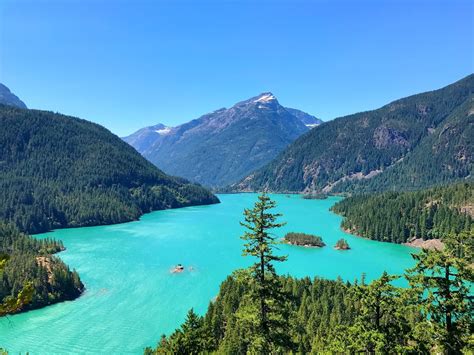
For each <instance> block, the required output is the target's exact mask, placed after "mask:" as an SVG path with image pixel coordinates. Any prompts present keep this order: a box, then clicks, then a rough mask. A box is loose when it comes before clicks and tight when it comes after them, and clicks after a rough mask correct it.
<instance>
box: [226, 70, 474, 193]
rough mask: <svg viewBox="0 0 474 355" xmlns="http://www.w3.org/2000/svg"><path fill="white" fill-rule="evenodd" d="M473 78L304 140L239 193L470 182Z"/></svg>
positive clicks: (333, 124) (325, 127) (237, 187)
mask: <svg viewBox="0 0 474 355" xmlns="http://www.w3.org/2000/svg"><path fill="white" fill-rule="evenodd" d="M473 93H474V75H469V76H467V77H466V78H464V79H462V80H460V81H458V82H456V83H454V84H451V85H449V86H446V87H444V88H442V89H439V90H435V91H431V92H426V93H422V94H418V95H413V96H410V97H407V98H403V99H400V100H397V101H394V102H392V103H390V104H388V105H386V106H383V107H382V108H380V109H377V110H373V111H367V112H361V113H357V114H353V115H350V116H346V117H341V118H337V119H335V120H333V121H329V122H326V123H323V124H321V125H320V126H318V127H316V128H314V129H312V130H311V131H310V132H308V133H307V134H305V135H303V136H301V137H300V138H298V139H297V140H296V141H295V142H293V143H292V144H291V145H290V146H289V147H288V148H287V149H285V150H284V151H283V152H282V153H281V154H280V155H279V156H278V157H277V158H275V159H274V160H273V161H272V162H270V163H269V164H267V165H266V166H264V167H263V168H261V169H259V170H258V171H256V172H254V173H252V174H250V175H249V176H247V177H246V178H244V179H243V180H241V181H240V182H239V183H237V184H234V185H233V186H232V187H231V189H232V190H233V191H257V190H265V189H266V190H269V191H279V192H287V191H293V192H301V191H304V192H307V193H311V192H313V193H314V192H324V193H328V192H373V191H385V190H400V189H404V190H413V189H419V188H424V187H429V186H434V185H438V184H443V183H449V182H453V181H458V180H472V174H471V172H472V170H473V153H474V152H473V147H474V142H473V137H474V101H473V97H474V94H473Z"/></svg>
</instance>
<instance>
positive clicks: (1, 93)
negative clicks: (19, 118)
mask: <svg viewBox="0 0 474 355" xmlns="http://www.w3.org/2000/svg"><path fill="white" fill-rule="evenodd" d="M0 104H2V105H9V106H15V107H19V108H26V105H25V103H24V102H23V101H21V100H20V99H19V98H18V97H17V96H16V95H15V94H13V93H12V92H11V91H10V89H9V88H7V87H6V86H5V85H3V84H2V83H0Z"/></svg>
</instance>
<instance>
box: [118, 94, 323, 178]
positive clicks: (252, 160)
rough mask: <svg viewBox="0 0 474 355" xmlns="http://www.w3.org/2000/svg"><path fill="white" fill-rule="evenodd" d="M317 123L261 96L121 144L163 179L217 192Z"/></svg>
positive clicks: (145, 132) (134, 136)
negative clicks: (162, 173) (160, 172)
mask: <svg viewBox="0 0 474 355" xmlns="http://www.w3.org/2000/svg"><path fill="white" fill-rule="evenodd" d="M320 122H321V120H319V119H317V118H316V117H314V116H311V115H309V114H307V113H304V112H302V111H299V110H296V109H288V108H285V107H283V106H282V105H280V103H279V102H278V100H277V98H276V97H275V96H274V95H273V94H272V93H270V92H265V93H262V94H260V95H258V96H255V97H252V98H250V99H248V100H245V101H242V102H239V103H237V104H235V105H234V106H232V107H231V108H229V109H226V108H221V109H219V110H216V111H214V112H211V113H209V114H206V115H204V116H201V117H200V118H198V119H195V120H193V121H190V122H188V123H185V124H182V125H180V126H177V127H172V128H169V127H164V126H163V125H161V124H160V125H157V126H152V127H147V128H143V129H141V130H139V131H137V132H136V133H134V134H132V135H130V136H128V137H125V138H124V140H125V141H126V142H128V143H129V144H131V145H132V146H133V147H134V148H135V149H137V150H138V151H139V152H140V153H141V154H142V155H143V156H144V157H145V158H147V159H148V160H150V161H151V162H152V163H154V164H155V165H156V166H158V167H159V168H161V169H163V170H164V171H165V172H167V173H169V174H172V175H177V176H182V177H185V178H188V179H190V180H192V181H195V182H199V183H201V184H203V185H206V186H211V187H222V186H226V185H228V184H230V183H233V182H236V181H238V180H239V179H241V178H243V177H244V176H246V175H247V174H249V173H250V172H252V171H253V170H255V169H258V168H260V167H261V166H263V165H264V164H266V163H268V162H269V161H270V160H271V159H273V158H274V157H275V156H277V155H278V153H280V152H281V151H282V150H283V149H284V148H285V147H286V146H287V145H288V144H290V143H291V142H293V141H294V140H295V139H296V138H298V137H299V136H300V135H301V134H303V133H305V132H307V131H308V130H309V129H310V128H311V127H314V126H316V125H318V124H319V123H320Z"/></svg>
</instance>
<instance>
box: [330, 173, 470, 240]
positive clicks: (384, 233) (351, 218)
mask: <svg viewBox="0 0 474 355" xmlns="http://www.w3.org/2000/svg"><path fill="white" fill-rule="evenodd" d="M473 201H474V183H473V182H467V183H460V184H454V185H448V186H440V187H435V188H432V189H427V190H420V191H409V192H385V193H381V194H376V195H355V196H351V197H348V198H346V199H344V200H342V201H340V202H338V203H336V204H335V205H334V206H333V207H332V210H333V211H334V212H336V213H338V214H341V215H342V216H344V217H345V218H344V220H343V222H342V228H343V229H345V230H347V231H350V232H351V233H355V234H357V235H361V236H363V237H366V238H370V239H375V240H380V241H385V242H392V243H404V242H407V241H408V240H409V239H410V238H423V239H432V238H443V237H444V236H446V235H448V234H459V233H462V232H465V233H468V232H469V233H472V234H474V233H473V232H471V230H472V229H473V228H474V221H473V218H472V217H471V215H470V214H469V213H467V210H468V209H469V208H471V209H474V206H473Z"/></svg>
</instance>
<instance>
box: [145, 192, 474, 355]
mask: <svg viewBox="0 0 474 355" xmlns="http://www.w3.org/2000/svg"><path fill="white" fill-rule="evenodd" d="M273 207H275V204H274V202H273V201H270V200H269V199H268V197H266V196H265V195H263V196H261V197H260V198H259V201H258V202H257V203H256V204H255V207H254V208H253V209H250V210H245V213H244V214H245V222H244V223H243V225H244V226H245V227H246V228H247V231H246V232H245V234H244V235H243V236H242V239H244V240H245V241H246V244H245V245H244V255H245V256H251V257H253V258H254V260H255V264H254V265H253V266H251V267H250V268H249V269H246V270H239V271H236V272H234V273H233V274H232V275H231V276H229V277H228V278H227V280H225V281H224V282H223V283H222V285H221V288H220V292H219V294H218V296H217V298H216V299H215V300H214V301H212V302H211V303H210V304H209V308H208V310H207V312H206V314H205V315H204V316H203V317H202V316H200V315H198V314H196V313H195V312H194V311H193V310H192V309H191V310H190V311H189V312H188V315H187V317H186V320H185V321H184V323H183V324H182V325H181V327H180V328H179V329H177V330H176V331H175V332H173V333H172V334H171V335H169V336H165V335H163V336H162V338H161V339H160V340H159V342H158V344H157V346H156V348H147V349H145V354H147V355H152V354H171V353H172V354H201V353H202V354H207V353H219V354H245V353H252V354H254V353H258V354H269V353H272V354H284V353H310V352H311V353H412V354H415V353H416V354H418V353H444V354H459V353H461V352H467V351H468V350H469V349H471V350H472V338H470V337H471V335H472V333H473V331H474V318H473V317H474V304H473V297H472V292H471V288H470V286H471V283H472V282H473V281H474V273H473V269H472V267H470V266H469V263H470V262H471V260H472V256H473V245H472V238H471V242H469V240H467V242H466V238H465V236H463V235H456V236H451V237H449V238H446V239H445V243H446V248H445V250H443V251H441V250H422V251H421V252H420V253H419V254H413V258H414V259H415V266H414V267H413V268H412V269H409V270H407V271H406V275H405V278H406V280H407V283H408V285H409V286H408V287H405V288H400V287H396V286H394V284H393V281H395V280H396V279H398V278H400V276H394V275H389V274H387V273H385V272H384V273H383V274H382V275H381V277H380V278H378V279H376V280H374V281H372V282H371V283H370V284H367V283H366V282H365V277H364V275H361V280H360V281H358V280H355V281H354V282H353V283H349V282H343V281H342V280H340V279H339V280H336V281H329V280H322V279H318V278H316V279H314V280H310V279H309V278H304V279H294V278H292V277H289V276H285V277H282V276H278V275H277V274H276V272H275V268H274V264H275V263H277V262H284V261H285V260H286V257H282V256H276V255H274V254H273V249H274V248H275V246H276V242H275V237H273V236H272V233H270V231H271V230H272V229H273V228H278V227H279V226H281V225H283V224H282V223H278V222H277V218H278V217H279V216H280V215H277V214H272V213H271V212H270V211H269V210H270V209H271V208H273Z"/></svg>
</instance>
